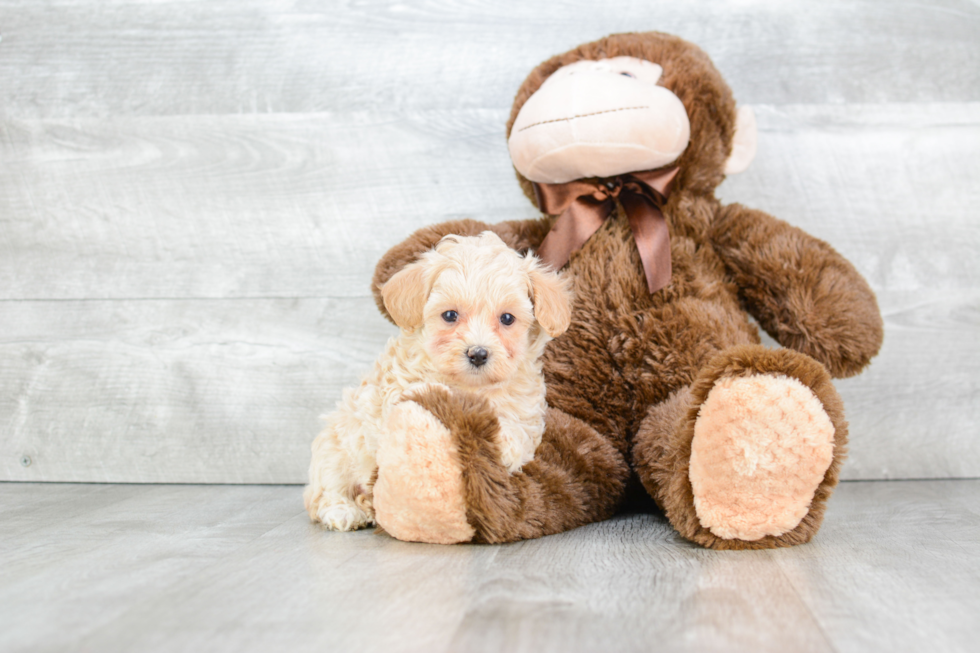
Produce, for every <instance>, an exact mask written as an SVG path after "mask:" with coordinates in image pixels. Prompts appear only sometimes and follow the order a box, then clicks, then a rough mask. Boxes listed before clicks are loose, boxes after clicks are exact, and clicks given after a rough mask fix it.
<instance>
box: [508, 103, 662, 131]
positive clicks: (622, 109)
mask: <svg viewBox="0 0 980 653" xmlns="http://www.w3.org/2000/svg"><path fill="white" fill-rule="evenodd" d="M649 108H650V107H649V106H641V107H622V108H620V109H605V110H604V111H593V112H592V113H581V114H579V115H577V116H569V117H568V118H555V119H553V120H542V121H540V122H535V123H531V124H530V125H527V126H525V127H521V128H520V129H518V130H517V133H521V132H523V131H527V130H528V129H530V128H531V127H537V126H539V125H547V124H550V123H553V122H569V121H571V120H575V119H577V118H589V117H591V116H599V115H602V114H604V113H616V112H617V111H642V110H643V109H649Z"/></svg>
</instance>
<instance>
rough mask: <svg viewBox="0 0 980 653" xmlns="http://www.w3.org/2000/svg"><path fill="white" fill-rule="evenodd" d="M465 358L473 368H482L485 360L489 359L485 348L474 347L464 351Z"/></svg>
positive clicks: (488, 353)
mask: <svg viewBox="0 0 980 653" xmlns="http://www.w3.org/2000/svg"><path fill="white" fill-rule="evenodd" d="M466 357H467V358H469V359H470V364H471V365H472V366H473V367H483V366H484V365H486V362H487V359H488V358H490V352H488V351H487V350H486V347H480V346H479V345H476V346H474V347H470V348H469V349H467V350H466Z"/></svg>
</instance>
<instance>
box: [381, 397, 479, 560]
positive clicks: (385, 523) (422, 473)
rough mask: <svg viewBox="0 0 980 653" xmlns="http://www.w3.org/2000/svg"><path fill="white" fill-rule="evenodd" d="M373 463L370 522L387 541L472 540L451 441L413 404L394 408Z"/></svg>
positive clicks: (439, 425)
mask: <svg viewBox="0 0 980 653" xmlns="http://www.w3.org/2000/svg"><path fill="white" fill-rule="evenodd" d="M377 460H378V480H377V481H376V482H375V484H374V510H375V519H376V520H377V523H378V525H380V526H381V527H382V528H384V529H385V531H387V532H388V533H389V534H390V535H391V536H393V537H395V538H397V539H399V540H405V541H408V542H430V543H433V544H454V543H456V542H468V541H470V540H471V539H473V535H474V530H473V527H472V526H470V524H469V523H468V522H467V520H466V503H465V501H464V498H463V496H464V495H463V474H462V467H461V465H460V463H459V457H458V455H457V451H456V445H455V442H454V438H453V436H452V433H450V431H449V429H447V428H446V426H445V425H444V424H443V423H442V422H441V421H439V420H438V419H437V418H436V417H435V416H434V415H433V414H432V413H430V412H429V411H428V410H426V409H425V408H423V407H422V406H420V405H419V404H417V403H415V402H414V401H405V402H402V403H400V404H398V405H397V406H396V407H395V408H394V409H393V410H392V413H391V416H390V417H389V420H388V432H387V434H386V437H385V441H384V442H383V444H382V446H380V447H379V449H378V455H377Z"/></svg>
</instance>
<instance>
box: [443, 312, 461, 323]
mask: <svg viewBox="0 0 980 653" xmlns="http://www.w3.org/2000/svg"><path fill="white" fill-rule="evenodd" d="M442 319H444V320H445V321H446V322H455V321H456V320H458V319H459V313H457V312H456V311H446V312H445V313H443V314H442Z"/></svg>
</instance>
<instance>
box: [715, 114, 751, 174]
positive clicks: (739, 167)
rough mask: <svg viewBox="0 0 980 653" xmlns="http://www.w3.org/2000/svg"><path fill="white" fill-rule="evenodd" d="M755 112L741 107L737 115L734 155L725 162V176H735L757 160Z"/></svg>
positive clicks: (733, 140)
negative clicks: (753, 160)
mask: <svg viewBox="0 0 980 653" xmlns="http://www.w3.org/2000/svg"><path fill="white" fill-rule="evenodd" d="M758 136H759V133H758V129H756V124H755V112H754V111H752V107H739V108H738V113H737V114H736V115H735V137H734V138H733V139H732V153H731V155H730V156H729V157H728V160H727V161H725V170H724V172H725V174H726V175H734V174H737V173H739V172H742V171H743V170H745V169H746V168H748V167H749V164H750V163H752V159H754V158H755V148H756V144H757V141H758Z"/></svg>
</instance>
